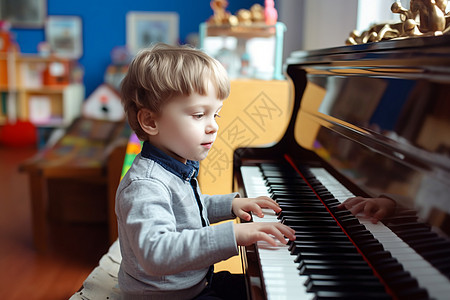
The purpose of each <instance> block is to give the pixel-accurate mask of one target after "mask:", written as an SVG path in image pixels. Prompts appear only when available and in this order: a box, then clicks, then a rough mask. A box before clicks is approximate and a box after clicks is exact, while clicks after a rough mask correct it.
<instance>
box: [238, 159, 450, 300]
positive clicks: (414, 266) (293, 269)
mask: <svg viewBox="0 0 450 300" xmlns="http://www.w3.org/2000/svg"><path fill="white" fill-rule="evenodd" d="M268 169H269V173H270V172H271V171H270V170H271V167H270V166H269V167H268ZM309 172H310V173H311V174H312V175H313V176H314V179H313V181H318V183H319V184H321V185H322V186H324V187H326V188H325V190H324V191H323V192H324V193H327V192H329V193H331V196H332V198H334V199H336V200H337V201H338V202H339V203H342V202H343V201H344V200H346V199H347V198H350V197H354V195H353V194H352V193H351V192H350V191H349V190H348V189H346V188H345V187H344V186H343V185H341V184H340V183H339V182H338V181H337V180H336V179H335V178H334V177H333V176H332V175H331V174H329V173H328V172H327V171H326V170H325V169H323V168H311V169H309ZM274 173H275V174H276V173H277V171H276V170H275V171H274ZM241 174H242V177H243V183H244V187H245V191H246V194H247V197H250V198H253V197H258V196H262V195H266V196H269V197H273V194H272V195H271V192H270V191H269V186H268V185H267V184H266V180H265V179H264V175H263V172H262V170H261V168H260V167H259V166H242V167H241ZM276 176H277V175H275V181H276V180H277V178H276ZM297 179H298V178H297ZM297 179H296V180H297ZM308 181H310V180H309V179H308ZM298 189H300V187H298ZM272 192H273V190H272ZM275 193H276V192H275ZM282 193H283V192H281V194H282ZM301 194H302V192H300V191H299V192H298V195H301ZM307 194H308V193H307ZM310 196H311V194H310V192H309V194H308V195H307V196H306V197H310ZM286 198H288V197H286ZM328 198H329V197H328ZM300 199H302V196H300V197H299V198H298V199H296V200H300ZM334 199H332V200H330V201H333V200H334ZM277 201H278V200H277ZM319 201H320V200H319ZM330 203H331V202H330ZM307 207H310V206H307ZM282 208H283V206H282ZM312 209H314V210H315V209H316V208H314V207H310V208H306V207H304V208H302V210H305V211H307V210H312ZM283 211H284V209H283ZM263 212H264V218H259V217H257V216H256V215H254V216H253V222H280V220H279V219H278V216H277V215H276V214H275V213H274V212H273V211H271V210H268V209H263ZM320 213H322V212H320ZM342 213H343V214H342V215H343V220H342V224H343V226H344V228H345V224H346V222H349V224H351V225H350V227H348V228H352V225H353V227H357V226H361V225H359V224H362V225H363V226H364V227H365V230H367V231H368V232H370V234H371V235H373V239H374V241H375V243H374V242H372V241H369V242H368V243H366V244H364V245H362V246H361V247H362V248H364V247H374V248H376V247H378V246H379V245H377V242H379V243H380V244H381V245H382V249H378V252H376V253H377V254H374V255H373V256H374V257H375V255H380V254H381V258H380V260H379V261H381V262H386V264H383V265H382V266H381V268H380V267H379V268H376V269H380V271H379V272H382V273H383V274H381V276H380V277H381V278H385V277H386V279H383V280H386V281H389V278H394V276H397V275H399V276H400V277H396V280H397V279H399V278H401V279H399V280H397V281H398V283H395V284H394V285H393V286H391V285H390V288H392V289H394V294H395V295H396V296H397V297H398V298H400V299H402V298H404V299H428V298H430V299H448V295H450V281H449V279H448V278H447V277H445V276H444V275H442V273H440V272H439V271H438V270H436V268H434V267H433V266H432V265H430V264H429V263H428V262H427V261H426V260H424V259H423V257H422V256H420V255H419V254H418V253H417V252H416V251H415V250H414V249H412V248H411V247H410V246H409V245H408V244H406V243H405V242H403V240H402V239H400V238H399V237H398V236H397V235H396V234H395V233H393V232H392V231H391V230H390V229H389V228H388V227H386V226H385V225H384V224H383V223H381V222H378V223H377V224H373V223H372V222H371V221H369V220H367V219H366V218H364V216H362V215H358V216H356V217H357V220H358V221H359V222H356V223H355V222H354V221H355V220H352V217H351V216H348V215H345V214H344V212H342ZM286 218H287V219H289V218H290V217H286ZM291 218H292V219H293V220H294V223H292V224H297V223H296V222H295V221H296V220H298V218H296V217H295V216H294V217H291ZM344 219H345V221H344ZM285 221H286V222H287V223H286V224H287V225H289V226H291V225H290V224H289V222H288V221H289V220H285ZM318 222H319V223H318V224H319V225H320V226H322V225H323V224H322V223H320V221H318ZM327 222H329V221H328V219H327V221H326V222H325V223H324V224H328V223H327ZM350 222H351V223H350ZM358 223H359V224H358ZM300 224H301V222H300ZM336 224H337V223H336ZM305 225H306V227H314V222H312V221H311V219H309V220H307V221H306V223H305ZM291 227H293V228H294V227H296V225H292V226H291ZM298 228H302V227H301V225H300V226H299V227H298ZM336 228H339V226H336ZM294 229H295V230H296V231H297V233H298V234H299V235H298V237H297V240H296V242H299V243H300V242H302V238H301V237H302V236H303V235H302V234H305V233H301V232H298V230H297V228H294ZM317 230H318V229H317ZM333 231H334V229H333ZM338 231H340V232H336V233H333V234H328V233H323V232H322V233H320V232H319V233H313V235H317V236H319V235H321V234H325V235H326V239H329V238H330V237H332V238H333V242H330V243H333V246H332V247H331V248H333V249H335V247H336V248H339V246H338V245H340V244H341V243H342V245H343V247H342V249H343V248H344V247H346V246H347V245H348V241H347V242H345V241H343V242H341V235H342V230H338ZM325 232H328V230H325ZM358 234H359V235H361V234H360V233H358ZM350 236H352V235H350ZM371 237H372V236H371ZM312 239H314V238H312ZM317 239H318V238H317ZM334 239H336V241H334ZM356 244H357V245H359V244H358V243H356ZM302 247H303V246H302V245H301V244H299V250H298V251H297V250H292V246H289V245H283V244H281V243H279V246H278V247H272V246H270V245H268V244H267V243H265V242H257V249H258V254H259V258H260V264H261V273H262V277H263V282H264V286H265V292H266V296H267V299H269V300H273V299H277V300H281V299H329V298H340V297H341V296H342V298H351V297H353V298H352V299H358V298H359V297H364V298H365V299H366V298H367V296H368V295H370V297H371V299H390V298H391V296H389V294H387V293H386V292H385V291H384V286H383V285H382V284H381V283H380V284H378V283H379V280H378V278H376V277H374V276H373V275H372V274H366V270H365V268H364V267H363V266H362V265H364V264H361V263H362V262H361V261H360V260H359V259H356V261H351V262H347V261H345V264H346V266H343V268H347V265H349V264H351V265H352V266H351V267H349V269H350V270H352V268H354V269H355V270H356V272H357V273H356V274H360V275H354V276H353V277H352V276H351V274H350V275H349V274H347V272H339V270H337V272H336V271H333V270H325V271H324V272H323V273H322V271H321V268H325V269H326V268H327V266H326V265H325V266H324V265H323V264H318V265H316V264H314V263H312V264H311V265H308V256H305V257H306V258H304V261H303V262H302V261H301V259H299V257H300V256H301V255H302V253H305V252H309V251H310V250H309V249H314V247H313V246H312V247H311V246H310V245H309V244H308V243H305V246H304V249H303V248H302ZM378 248H379V247H378ZM290 249H291V250H290ZM291 252H292V253H294V254H291ZM319 252H321V251H319ZM363 252H364V251H363ZM299 253H300V254H299ZM355 253H357V252H355ZM389 253H390V254H389ZM308 254H310V256H312V258H313V260H314V253H312V254H311V253H308ZM346 255H350V256H352V255H353V256H354V255H355V254H344V256H343V257H345V256H346ZM383 255H386V256H385V257H384V256H383ZM333 256H334V259H336V260H335V261H334V263H335V264H336V265H339V259H338V258H336V257H337V255H327V254H325V255H324V256H323V260H325V262H326V261H328V260H330V259H333ZM356 256H358V254H356ZM339 257H340V256H339ZM369 261H371V260H370V258H369ZM353 264H354V266H353ZM308 267H310V268H311V270H312V271H311V272H308ZM330 272H331V273H330ZM334 272H335V273H336V274H335V273H334ZM408 272H409V274H408ZM344 273H345V274H346V275H343V274H344ZM311 274H314V275H311ZM321 274H322V275H321ZM330 274H332V275H330ZM361 274H363V275H361ZM409 275H410V276H409ZM340 276H342V277H343V279H340V278H339V277H340ZM355 276H356V277H355ZM344 277H345V278H347V279H345V278H344ZM366 277H367V278H368V279H367V280H368V281H367V282H364V283H361V285H359V284H358V285H356V281H351V278H353V279H354V278H357V279H361V280H362V279H365V278H366ZM336 278H338V279H337V280H336ZM329 279H330V280H329ZM374 279H376V280H374ZM376 281H377V282H378V283H377V282H376ZM336 285H341V287H337V286H336Z"/></svg>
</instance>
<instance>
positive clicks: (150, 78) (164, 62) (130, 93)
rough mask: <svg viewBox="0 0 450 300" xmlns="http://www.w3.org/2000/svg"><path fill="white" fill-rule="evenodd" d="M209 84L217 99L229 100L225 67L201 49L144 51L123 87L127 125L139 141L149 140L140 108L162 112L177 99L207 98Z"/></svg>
mask: <svg viewBox="0 0 450 300" xmlns="http://www.w3.org/2000/svg"><path fill="white" fill-rule="evenodd" d="M209 82H211V83H212V84H213V85H214V87H215V90H216V97H217V98H218V99H221V100H224V99H226V98H227V97H228V95H229V93H230V82H229V79H228V76H227V73H226V70H225V68H224V67H223V66H222V65H221V64H220V63H219V62H218V61H217V60H215V59H214V58H212V57H210V56H208V55H207V54H205V53H204V52H202V51H200V50H198V49H194V48H191V47H188V46H178V47H175V46H169V45H166V44H156V45H154V46H152V47H150V48H147V49H144V50H141V51H140V52H139V53H138V54H137V55H136V57H135V58H134V59H133V61H132V62H131V64H130V66H129V68H128V73H127V75H126V76H125V78H124V79H123V81H122V84H121V97H122V103H123V106H124V109H125V113H126V115H127V118H128V123H129V124H130V126H131V128H132V129H133V130H134V132H136V135H137V136H138V138H139V139H141V140H147V134H146V133H145V132H144V130H143V129H142V128H141V126H140V125H139V122H138V120H137V114H138V111H139V110H140V109H142V108H147V109H149V110H150V111H152V112H155V113H160V112H161V109H162V107H163V105H164V104H165V103H167V101H169V100H171V99H172V98H174V97H176V96H190V95H191V94H192V93H197V94H200V95H206V93H207V88H208V84H209Z"/></svg>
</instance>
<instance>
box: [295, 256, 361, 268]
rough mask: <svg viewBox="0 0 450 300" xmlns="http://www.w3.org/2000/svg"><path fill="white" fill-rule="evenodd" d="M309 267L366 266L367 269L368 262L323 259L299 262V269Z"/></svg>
mask: <svg viewBox="0 0 450 300" xmlns="http://www.w3.org/2000/svg"><path fill="white" fill-rule="evenodd" d="M308 265H325V266H335V265H348V266H360V267H362V266H364V267H367V266H368V265H367V262H366V261H365V260H364V259H362V258H361V259H348V260H340V261H336V260H328V259H325V260H321V259H302V260H301V261H300V262H299V265H298V268H301V267H303V266H308Z"/></svg>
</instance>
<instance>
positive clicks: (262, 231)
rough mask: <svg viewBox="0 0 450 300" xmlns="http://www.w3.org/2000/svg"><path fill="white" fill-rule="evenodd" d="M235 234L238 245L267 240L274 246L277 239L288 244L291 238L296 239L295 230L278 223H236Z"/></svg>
mask: <svg viewBox="0 0 450 300" xmlns="http://www.w3.org/2000/svg"><path fill="white" fill-rule="evenodd" d="M234 234H235V236H236V243H237V244H238V246H249V245H251V244H254V243H256V242H257V241H266V242H268V243H269V244H270V245H272V246H276V245H277V243H276V241H275V239H277V240H279V241H280V242H281V243H283V244H286V243H287V241H286V239H285V237H286V238H288V239H289V240H291V241H293V240H295V231H294V230H293V229H291V228H289V227H288V226H286V225H284V224H281V223H276V222H273V223H272V222H267V223H240V224H234Z"/></svg>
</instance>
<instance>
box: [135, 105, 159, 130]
mask: <svg viewBox="0 0 450 300" xmlns="http://www.w3.org/2000/svg"><path fill="white" fill-rule="evenodd" d="M137 119H138V122H139V124H140V125H141V128H142V129H143V130H144V131H145V132H146V133H147V134H149V135H157V134H158V126H157V125H156V113H154V112H152V111H151V110H149V109H147V108H142V109H140V110H139V111H138V113H137Z"/></svg>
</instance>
